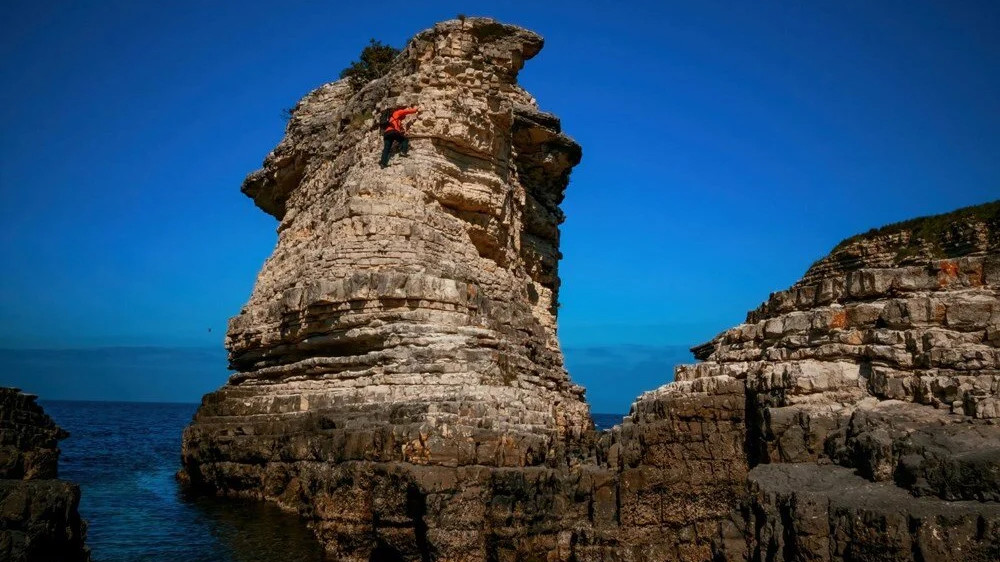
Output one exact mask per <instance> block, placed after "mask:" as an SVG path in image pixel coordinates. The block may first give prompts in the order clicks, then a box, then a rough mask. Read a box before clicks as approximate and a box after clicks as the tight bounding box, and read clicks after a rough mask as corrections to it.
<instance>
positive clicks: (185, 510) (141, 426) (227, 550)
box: [41, 400, 323, 562]
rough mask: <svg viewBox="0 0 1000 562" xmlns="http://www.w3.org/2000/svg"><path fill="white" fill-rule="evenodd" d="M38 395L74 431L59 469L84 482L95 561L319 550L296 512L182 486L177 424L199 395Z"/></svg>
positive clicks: (238, 557)
mask: <svg viewBox="0 0 1000 562" xmlns="http://www.w3.org/2000/svg"><path fill="white" fill-rule="evenodd" d="M41 403H42V406H43V407H44V408H45V411H46V412H48V414H49V415H50V416H52V418H53V419H55V421H56V423H58V424H59V425H60V426H62V427H63V428H64V429H66V430H67V431H69V432H70V437H69V438H68V439H66V440H64V441H62V442H61V443H60V448H61V449H62V456H61V457H60V461H59V476H60V477H61V478H64V479H66V480H71V481H73V482H76V483H78V484H80V488H81V489H82V498H81V500H80V512H81V514H82V515H83V517H84V518H85V519H87V521H88V522H89V528H88V530H87V544H89V545H90V548H91V550H92V553H93V559H94V561H95V562H118V561H122V562H124V561H130V562H131V561H145V560H150V561H152V560H176V561H184V562H187V561H192V562H196V561H204V562H215V561H219V562H256V561H260V562H264V561H273V560H289V561H292V560H295V561H298V560H303V561H319V560H322V559H323V558H322V552H323V551H322V548H321V547H320V545H319V543H318V542H317V541H316V540H315V539H314V538H313V536H312V533H311V532H310V531H309V530H308V529H306V527H305V525H304V524H303V523H302V522H301V521H300V520H299V518H298V517H296V516H294V515H289V514H287V513H284V512H282V511H280V510H279V509H277V508H276V507H273V506H270V505H267V504H263V503H259V502H243V501H234V500H219V499H215V498H197V499H191V498H187V497H185V496H184V495H182V494H181V493H180V489H179V487H178V484H177V481H176V480H175V479H174V474H175V473H176V472H177V470H178V468H180V450H181V431H182V430H183V429H184V426H185V425H187V424H188V422H190V421H191V416H192V415H194V411H195V409H197V407H198V406H197V404H141V403H135V402H123V403H115V402H60V401H48V400H46V401H41Z"/></svg>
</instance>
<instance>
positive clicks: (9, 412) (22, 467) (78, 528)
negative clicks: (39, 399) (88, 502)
mask: <svg viewBox="0 0 1000 562" xmlns="http://www.w3.org/2000/svg"><path fill="white" fill-rule="evenodd" d="M35 399H36V397H35V396H32V395H28V394H23V393H21V391H20V390H18V389H16V388H2V387H0V560H5V561H10V562H86V561H88V560H90V552H89V550H88V549H87V547H86V546H85V544H84V540H85V535H86V528H87V524H86V522H84V521H83V520H81V519H80V513H79V512H78V511H77V509H78V507H79V505H80V488H79V486H77V485H76V484H72V483H70V482H65V481H63V480H57V479H56V476H57V473H58V466H57V465H58V462H59V447H58V442H59V440H60V439H64V438H66V437H67V436H68V435H69V434H67V433H66V432H65V431H63V430H62V429H60V428H59V427H58V426H56V424H55V422H53V421H52V418H50V417H49V416H48V415H46V414H45V412H44V411H43V410H42V408H41V406H39V405H38V404H36V403H35Z"/></svg>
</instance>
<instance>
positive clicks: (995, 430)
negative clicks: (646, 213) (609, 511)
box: [615, 202, 1000, 560]
mask: <svg viewBox="0 0 1000 562" xmlns="http://www.w3.org/2000/svg"><path fill="white" fill-rule="evenodd" d="M998 236H1000V202H994V203H990V204H987V205H982V206H979V207H973V208H968V209H962V210H959V211H956V212H954V213H949V214H947V215H940V216H937V217H928V218H924V219H917V220H914V221H908V222H906V223H900V224H898V225H892V226H889V227H885V228H883V229H879V230H874V231H871V232H869V233H867V234H865V235H861V236H857V237H854V238H850V239H848V240H846V241H844V242H843V243H841V244H840V245H838V246H837V248H835V249H834V251H833V252H832V253H831V254H830V255H829V256H827V257H826V258H823V259H822V260H820V261H818V262H817V263H816V264H814V265H813V266H812V268H810V270H809V271H808V272H807V273H806V275H805V276H804V277H803V279H802V280H801V281H799V282H798V283H796V284H795V285H794V286H793V287H791V288H790V289H788V290H786V291H781V292H778V293H774V294H772V295H771V297H770V298H769V299H768V301H767V302H765V303H764V304H763V305H761V306H760V307H759V308H758V309H757V310H754V311H752V312H750V313H749V314H748V315H747V322H746V323H745V324H742V325H740V326H737V327H735V328H732V329H730V330H727V331H726V332H724V333H722V334H720V335H719V336H717V337H716V338H715V339H714V340H713V341H711V342H709V343H707V344H704V345H701V346H698V347H696V348H694V349H693V350H692V351H694V352H695V354H696V355H697V356H698V357H699V358H700V359H704V360H705V361H704V362H702V363H698V364H696V365H691V366H685V367H680V368H678V370H677V372H676V382H674V383H672V384H669V385H667V386H665V387H663V388H661V389H658V390H656V391H654V392H651V393H647V394H646V395H643V396H642V397H640V399H639V401H638V402H637V403H636V404H635V406H634V407H633V412H632V415H631V416H630V419H628V420H626V423H625V424H624V425H623V426H622V428H621V429H620V430H617V432H616V433H615V435H616V436H618V435H620V437H618V438H619V439H620V440H621V442H622V443H623V446H628V445H631V446H633V447H634V446H635V440H634V439H630V438H629V434H630V433H634V432H640V433H646V434H647V435H649V434H657V435H659V434H662V432H657V431H656V429H655V428H656V426H657V425H663V424H667V423H670V424H677V423H681V422H682V421H683V422H686V423H689V424H690V428H691V432H690V433H691V434H692V435H689V436H688V439H689V441H688V442H686V443H684V444H683V445H681V446H680V449H679V451H674V452H672V453H671V459H672V460H673V465H674V466H676V465H677V464H678V463H683V464H684V465H687V466H690V467H691V469H690V470H691V473H692V474H699V473H700V474H705V473H708V472H712V473H714V474H715V476H713V477H711V478H709V479H708V481H709V483H710V485H711V486H714V487H715V489H718V490H720V491H722V492H723V493H722V494H721V495H720V497H721V498H722V500H721V501H718V502H715V503H708V502H707V500H706V498H707V497H710V495H701V496H700V497H699V498H698V499H697V500H695V501H693V502H689V503H690V504H691V505H699V502H700V504H706V503H708V507H707V509H705V510H704V511H702V512H700V513H699V514H698V515H699V516H700V517H703V518H704V519H705V520H706V521H709V520H714V521H717V522H719V525H720V528H719V530H720V533H719V535H718V536H716V537H710V536H708V535H707V534H703V535H699V541H696V542H697V544H699V545H700V546H701V548H702V557H703V559H707V558H708V557H709V556H711V555H714V556H716V557H723V558H726V559H744V558H746V559H750V560H996V559H997V557H998V555H1000V504H998V503H997V502H998V500H1000V495H998V490H997V484H998V477H1000V425H998V423H997V422H998V419H1000V409H998V408H997V400H998V397H1000V339H998V338H997V334H998V329H1000V299H998V296H1000V244H998ZM727 401H728V402H729V403H730V404H732V406H729V407H726V408H725V409H724V410H723V412H722V413H721V415H720V412H718V411H717V408H716V406H715V404H719V403H724V402H727ZM692 403H694V404H696V407H695V408H692ZM720 417H721V418H723V419H729V420H732V421H733V422H735V423H732V424H731V425H729V426H728V427H726V428H722V427H720V426H719V425H718V420H719V419H720ZM706 422H707V423H710V424H712V425H710V426H709V431H710V433H709V437H711V438H713V439H714V440H715V441H714V442H712V445H710V446H706V447H703V446H702V443H699V442H698V440H691V438H692V436H697V435H700V434H703V432H704V431H705V429H704V428H705V424H706ZM641 442H642V443H648V442H650V437H646V438H644V439H642V440H641ZM733 443H736V444H739V445H740V446H732V445H731V444H733ZM726 444H730V445H729V446H727V445H726ZM706 459H707V461H708V463H709V464H708V466H706V467H704V468H703V467H699V466H697V465H695V464H694V462H705V461H706ZM640 466H642V465H641V464H640ZM687 478H690V476H688V477H687ZM743 479H746V482H747V483H748V486H747V487H746V488H745V489H743V490H741V488H742V486H740V485H736V482H735V481H736V480H743ZM730 481H734V482H733V484H734V485H733V486H730V487H728V488H724V485H725V484H726V483H728V482H730ZM727 491H731V492H732V493H731V494H726V492H727ZM673 493H675V492H672V493H663V492H661V493H660V501H661V502H662V503H661V505H667V502H668V501H670V500H672V498H673ZM713 508H714V509H713ZM661 523H666V521H665V520H663V519H661ZM732 528H737V529H742V531H741V534H743V535H745V536H746V538H747V541H746V551H745V552H743V553H739V546H740V545H739V541H734V540H733V536H734V533H733V532H732V531H731V529H732ZM691 559H697V558H691Z"/></svg>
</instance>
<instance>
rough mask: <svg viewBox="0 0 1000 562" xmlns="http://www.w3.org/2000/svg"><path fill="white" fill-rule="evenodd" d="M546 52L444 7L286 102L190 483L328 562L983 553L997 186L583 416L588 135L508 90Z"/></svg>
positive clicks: (999, 406)
mask: <svg viewBox="0 0 1000 562" xmlns="http://www.w3.org/2000/svg"><path fill="white" fill-rule="evenodd" d="M542 45H543V41H542V39H541V37H539V36H538V35H536V34H534V33H532V32H530V31H526V30H523V29H520V28H517V27H513V26H508V25H503V24H500V23H497V22H495V21H492V20H488V19H483V18H467V19H463V20H453V21H449V22H444V23H441V24H438V25H436V26H435V27H433V28H432V29H429V30H427V31H424V32H422V33H420V34H418V35H417V36H415V37H414V38H413V39H412V40H411V41H410V43H409V44H408V45H407V46H406V48H405V49H404V51H403V52H402V53H401V55H400V56H399V57H398V58H397V59H396V61H395V62H394V63H393V66H392V68H391V70H390V71H389V73H388V74H387V75H386V76H384V77H382V78H379V79H377V80H375V81H373V82H371V83H369V84H368V85H367V86H365V87H364V88H362V89H361V90H360V91H357V92H355V91H353V90H352V89H351V88H350V87H349V85H348V84H347V82H346V81H340V82H334V83H331V84H327V85H325V86H322V87H320V88H318V89H317V90H315V91H313V92H311V93H310V94H308V95H307V96H306V97H305V98H304V99H303V100H302V101H300V102H299V104H298V105H297V106H296V107H295V109H294V111H293V113H292V117H291V120H290V122H289V125H288V129H287V131H286V136H285V138H284V140H282V142H281V143H280V144H279V145H278V147H277V148H275V150H274V151H272V153H271V154H269V155H268V157H267V158H266V160H265V162H264V166H263V168H262V169H261V170H258V171H256V172H254V173H252V174H250V175H249V176H248V177H247V179H246V181H245V182H244V184H243V192H244V193H245V194H247V195H248V196H249V197H251V198H252V199H253V200H254V202H255V203H256V204H257V205H258V206H259V207H260V208H261V209H262V210H264V211H265V212H268V213H270V214H272V215H273V216H275V217H276V218H277V219H278V220H279V226H278V244H277V247H276V248H275V250H274V253H273V254H272V255H271V257H270V258H269V259H268V260H267V262H266V263H265V265H264V267H263V269H262V271H261V272H260V275H259V276H258V279H257V283H256V285H255V287H254V291H253V294H252V295H251V297H250V300H249V302H248V303H247V304H246V305H245V306H244V308H243V309H242V310H241V311H240V313H239V314H238V315H237V316H236V317H234V318H233V319H232V320H231V321H230V325H229V331H228V334H227V338H226V345H227V348H228V349H229V352H230V361H231V365H232V367H233V368H234V369H235V370H236V371H237V372H236V374H234V375H233V376H232V377H231V379H230V381H229V382H228V384H226V385H225V386H224V387H223V388H221V389H220V390H218V391H216V392H214V393H212V394H209V395H207V396H206V397H205V398H204V400H203V402H202V405H201V408H200V409H199V411H198V413H197V414H196V416H195V419H194V421H193V422H192V424H191V426H190V427H188V429H187V430H186V431H185V434H184V447H183V452H182V460H183V469H182V471H181V474H180V477H181V478H182V480H184V481H185V482H186V483H188V484H189V485H190V486H191V487H192V488H194V489H196V490H200V491H202V492H204V493H212V494H218V495H224V496H239V497H251V498H256V499H260V500H266V501H271V502H274V503H276V504H277V505H279V506H281V507H283V508H285V509H287V510H290V511H294V512H297V513H299V514H300V515H301V516H302V517H303V518H304V519H305V520H306V521H307V522H308V523H309V525H310V526H311V527H312V528H313V530H314V531H315V533H316V534H317V536H318V537H319V538H320V539H321V540H322V542H323V544H324V545H325V547H326V550H327V554H328V556H329V557H330V558H331V559H333V560H341V561H358V562H361V561H371V560H381V561H396V560H406V561H410V560H413V561H429V560H438V561H470V562H471V561H490V562H493V561H496V562H501V561H536V560H537V561H542V560H544V561H556V560H559V561H567V562H568V561H575V562H589V561H593V562H597V561H605V562H607V561H621V562H640V561H643V562H645V561H649V562H652V561H666V560H685V561H704V560H734V561H735V560H863V561H876V560H879V561H887V560H925V561H930V560H941V561H944V560H954V561H958V560H981V561H986V560H996V559H997V558H998V557H1000V503H998V500H1000V497H998V494H1000V427H998V425H997V419H998V418H1000V337H998V335H1000V301H998V291H1000V242H998V241H1000V212H998V210H1000V202H998V203H991V204H988V205H984V206H981V207H977V208H973V209H966V210H961V211H958V212H956V213H954V214H950V215H944V216H942V217H931V218H927V219H921V220H917V221H910V222H908V223H901V224H900V225H894V226H892V227H887V228H886V229H882V230H879V231H872V232H870V233H867V234H865V235H862V236H859V237H854V238H851V239H848V240H846V241H845V242H844V243H842V244H841V245H840V246H838V247H837V248H836V249H835V250H834V251H833V253H831V255H830V256H828V257H827V258H824V259H823V260H820V261H819V262H817V263H816V264H815V265H814V266H813V267H812V268H810V270H809V271H808V272H807V273H806V274H805V276H804V277H803V279H802V280H801V281H799V282H798V283H796V284H795V285H793V286H792V287H791V288H790V289H788V290H786V291H781V292H778V293H775V294H773V295H771V297H770V298H769V299H768V301H767V302H765V303H764V304H763V305H761V307H760V308H758V309H757V310H755V311H751V312H750V313H749V314H748V316H747V321H746V323H744V324H741V325H740V326H737V327H734V328H732V329H730V330H727V331H726V332H723V333H722V334H720V335H719V336H717V337H716V338H715V339H713V340H712V341H711V342H709V343H706V344H704V345H702V346H698V347H697V348H695V349H694V350H693V351H694V352H695V354H696V356H697V357H698V358H699V359H701V360H702V362H700V363H697V364H694V365H689V366H683V367H680V368H678V369H677V371H676V374H675V382H673V383H670V384H668V385H665V386H663V387H661V388H659V389H656V390H654V391H651V392H648V393H645V394H643V395H642V396H640V397H639V398H638V399H637V401H636V402H635V404H634V405H633V406H632V409H631V412H630V414H629V416H628V417H627V418H626V419H625V421H624V422H623V423H622V424H621V425H620V426H617V427H615V428H614V429H613V430H611V431H608V432H596V431H595V430H594V429H593V424H592V422H591V420H590V414H589V411H588V406H587V404H586V402H585V401H584V398H583V389H582V388H580V387H579V386H577V385H575V384H574V383H573V382H572V381H571V380H570V378H569V376H568V374H567V372H566V370H565V368H564V366H563V358H562V353H561V350H560V348H559V342H558V339H557V337H556V312H557V309H558V290H559V277H558V261H559V258H560V253H559V229H558V225H559V224H560V223H561V222H562V220H563V214H562V211H561V210H560V208H559V204H560V203H561V201H562V198H563V193H564V191H565V189H566V187H567V185H568V181H569V173H570V171H571V169H572V167H573V166H575V165H576V164H577V163H578V162H579V161H580V158H581V155H582V152H581V149H580V147H579V146H578V145H577V144H576V143H575V142H574V141H573V140H572V139H571V138H570V137H568V136H567V135H565V134H564V133H563V132H562V130H561V125H560V122H559V120H558V119H557V118H556V117H554V116H552V115H550V114H547V113H544V112H543V111H541V110H540V109H539V108H538V105H537V103H536V102H535V100H534V99H533V98H532V96H531V95H530V94H529V93H528V92H526V91H525V90H523V89H522V88H521V87H520V86H518V85H517V82H516V77H517V73H518V71H519V70H520V69H521V67H522V66H523V64H524V62H525V61H527V60H528V59H530V58H531V57H533V56H535V55H536V54H537V53H538V52H539V51H540V50H541V48H542ZM410 105H417V106H419V107H420V109H421V112H420V114H419V115H418V118H417V119H416V120H415V121H414V123H413V126H412V128H411V135H412V137H413V141H412V148H411V155H410V157H409V158H399V157H398V156H396V157H393V159H392V161H391V163H390V166H389V167H388V168H387V169H385V170H382V169H380V168H379V166H378V162H377V161H378V155H379V154H378V153H379V150H380V144H381V138H380V134H379V132H378V131H377V130H374V129H373V123H374V121H375V119H376V116H377V115H379V114H380V113H381V111H382V110H384V109H387V108H392V107H400V106H410Z"/></svg>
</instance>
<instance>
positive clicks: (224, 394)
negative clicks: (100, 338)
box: [184, 18, 592, 556]
mask: <svg viewBox="0 0 1000 562" xmlns="http://www.w3.org/2000/svg"><path fill="white" fill-rule="evenodd" d="M541 48H542V39H541V37H539V36H538V35H536V34H534V33H532V32H529V31H526V30H523V29H520V28H517V27H513V26H507V25H502V24H499V23H496V22H493V21H492V20H486V19H478V18H472V19H467V20H464V21H458V20H455V21H449V22H445V23H442V24H439V25H437V26H435V27H434V28H432V29H429V30H427V31H424V32H422V33H420V34H418V35H417V36H416V37H414V38H413V39H412V40H411V41H410V42H409V44H408V45H407V46H406V47H405V49H404V51H403V52H402V53H401V55H400V56H399V57H398V58H397V59H396V61H395V63H394V64H393V67H392V69H391V71H390V72H389V73H388V74H387V75H386V76H384V77H382V78H380V79H378V80H375V81H373V82H371V83H369V84H368V85H367V86H365V87H364V88H363V89H362V90H360V91H358V92H354V91H352V90H351V88H350V86H349V85H348V83H347V81H346V80H342V81H339V82H334V83H331V84H327V85H325V86H322V87H320V88H318V89H317V90H315V91H313V92H311V93H310V94H308V95H307V96H306V97H305V98H304V99H303V100H302V101H301V102H299V104H298V105H297V106H296V107H295V109H294V112H293V114H292V117H291V120H290V122H289V125H288V128H287V131H286V136H285V138H284V140H282V142H281V143H280V144H279V146H278V147H277V148H275V150H274V151H273V152H272V153H271V154H270V155H268V157H267V159H266V160H265V162H264V167H263V168H262V169H261V170H258V171H257V172H254V173H253V174H251V175H250V176H249V177H248V178H247V179H246V181H245V182H244V185H243V192H244V193H246V194H247V195H248V196H250V197H252V198H253V200H254V201H255V202H256V204H257V205H258V206H259V207H260V208H261V209H263V210H264V211H266V212H268V213H270V214H272V215H274V216H275V217H276V218H277V219H278V220H279V221H280V224H279V226H278V243H277V246H276V248H275V249H274V252H273V254H272V255H271V257H270V258H269V259H268V260H267V262H266V263H265V265H264V267H263V269H262V270H261V272H260V274H259V276H258V279H257V283H256V285H255V287H254V290H253V294H252V295H251V297H250V300H249V302H248V303H247V304H246V305H245V306H244V308H243V310H241V311H240V313H239V314H238V315H237V316H236V317H234V318H233V319H232V320H231V321H230V326H229V331H228V334H227V338H226V346H227V348H228V349H229V352H230V361H231V366H232V367H233V368H234V369H235V370H236V374H235V375H233V376H232V377H231V379H230V381H229V383H228V384H227V385H226V386H224V387H223V388H222V389H220V390H219V391H217V392H215V393H213V394H210V395H208V396H206V397H205V399H204V401H203V404H202V407H201V409H200V410H199V411H198V414H197V416H196V419H195V422H194V423H193V424H192V426H191V427H190V428H189V429H188V430H187V431H186V432H185V436H184V467H185V468H184V476H185V477H186V478H187V479H189V480H190V482H191V483H192V484H194V485H196V486H199V487H203V488H207V489H211V490H216V491H218V492H221V493H226V494H236V495H250V496H255V497H263V498H268V499H272V500H275V501H277V502H279V503H280V504H282V505H286V506H288V507H292V508H295V509H299V510H301V511H308V513H307V515H308V516H309V517H311V518H315V519H318V520H321V521H323V522H324V523H323V524H322V525H321V527H320V530H321V534H324V533H326V534H329V535H331V536H332V535H336V536H335V537H332V538H330V539H329V540H328V544H330V545H332V546H331V550H332V551H334V552H340V553H341V554H339V555H341V556H353V555H354V554H353V551H351V550H350V549H349V548H347V547H344V549H343V552H341V550H338V549H339V548H340V547H339V546H336V545H337V544H339V543H341V542H344V541H348V540H351V541H354V540H359V539H354V538H349V537H354V536H355V535H357V534H358V532H357V531H358V529H359V528H361V527H363V526H369V527H370V526H371V525H373V521H372V517H373V516H372V513H371V509H372V506H371V505H367V507H366V504H365V500H363V499H362V498H360V497H358V498H354V499H353V500H351V501H350V502H349V504H350V505H347V504H345V503H344V501H343V500H344V498H340V497H334V495H335V494H338V493H342V492H343V490H347V489H351V490H356V491H358V493H362V489H363V488H364V486H363V485H361V484H350V485H347V486H340V487H338V486H337V485H336V484H337V481H336V478H345V479H348V480H351V481H353V480H354V479H355V477H356V476H357V475H358V474H362V475H363V476H364V478H370V477H371V476H370V475H371V470H382V469H386V470H389V469H390V468H391V469H392V470H395V469H396V468H395V466H396V464H395V463H403V465H404V466H406V467H417V466H431V467H447V468H449V469H451V471H452V473H454V472H455V470H456V469H459V468H461V467H560V466H565V465H567V464H568V463H569V460H568V459H569V456H568V454H569V452H570V451H574V450H577V449H579V448H580V444H581V440H582V439H584V438H589V437H590V430H591V427H592V424H591V421H590V416H589V411H588V407H587V405H586V403H585V401H584V399H583V389H582V388H581V387H579V386H577V385H575V384H573V383H572V382H571V381H570V379H569V377H568V375H567V373H566V370H565V368H564V366H563V357H562V353H561V351H560V348H559V343H558V340H557V338H556V310H557V307H558V302H557V298H558V289H559V278H558V272H557V266H558V261H559V258H560V253H559V229H558V225H559V224H560V223H561V222H562V221H563V218H564V217H563V214H562V211H561V210H560V209H559V204H560V203H561V201H562V199H563V193H564V190H565V188H566V186H567V183H568V179H569V173H570V170H571V168H572V167H573V166H574V165H575V164H577V163H578V162H579V160H580V157H581V151H580V147H579V146H578V145H577V144H576V143H575V142H574V141H573V140H572V139H570V138H569V137H568V136H566V135H564V134H563V133H562V132H561V129H560V123H559V120H558V119H557V118H555V117H554V116H552V115H550V114H547V113H543V112H541V111H540V110H539V109H538V106H537V104H536V102H535V100H534V99H533V98H532V97H531V95H529V94H528V93H527V92H526V91H524V90H523V89H522V88H521V87H519V86H518V85H517V82H516V78H517V74H518V71H520V69H521V67H522V65H523V64H524V62H525V61H526V60H528V59H530V58H531V57H533V56H535V55H536V54H537V53H538V52H539V50H540V49H541ZM406 106H417V107H419V109H420V112H419V113H418V114H417V115H415V116H412V117H410V118H409V121H410V122H412V125H411V126H410V127H409V135H410V137H411V146H410V152H409V156H408V157H403V156H402V155H400V154H396V155H394V156H393V157H392V159H391V160H390V165H389V167H388V168H386V169H381V168H380V167H379V164H378V159H379V156H380V152H381V148H382V135H381V132H380V131H379V130H378V129H377V128H376V127H375V121H376V120H377V117H378V115H380V114H381V112H382V111H383V110H385V109H387V108H396V107H406ZM352 463H374V464H377V465H379V467H378V468H371V469H363V470H362V469H357V468H356V467H355V465H354V464H352ZM356 470H357V471H359V472H353V471H356ZM330 471H339V472H337V474H338V476H332V475H331V474H330ZM358 477H360V476H358ZM435 478H436V477H435ZM441 478H444V477H441ZM450 478H454V476H451V477H450ZM380 481H381V480H380ZM373 485H374V484H373ZM439 485H444V484H443V483H442V484H439ZM317 486H322V487H324V488H329V490H320V489H316V487H317ZM405 492H406V490H405V489H404V490H402V491H401V492H400V493H404V494H405ZM364 493H367V492H364ZM421 493H422V492H421ZM411 503H412V502H411ZM361 509H367V510H368V511H367V512H365V513H360V512H357V510H361ZM404 511H405V510H404ZM404 516H406V515H405V513H403V514H400V515H399V517H404ZM383 517H389V518H390V519H391V518H392V517H396V516H395V515H384V514H382V515H377V516H376V518H383ZM380 520H382V519H380ZM334 522H337V523H336V524H335V523H334ZM324 529H326V530H324ZM387 532H388V531H387ZM411 532H412V529H411ZM470 532H471V531H470ZM476 532H478V533H482V529H481V528H480V529H476ZM387 540H388V539H387ZM374 542H378V541H374ZM388 542H392V541H388ZM375 546H377V545H375ZM482 548H485V547H484V546H483V545H480V549H482Z"/></svg>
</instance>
